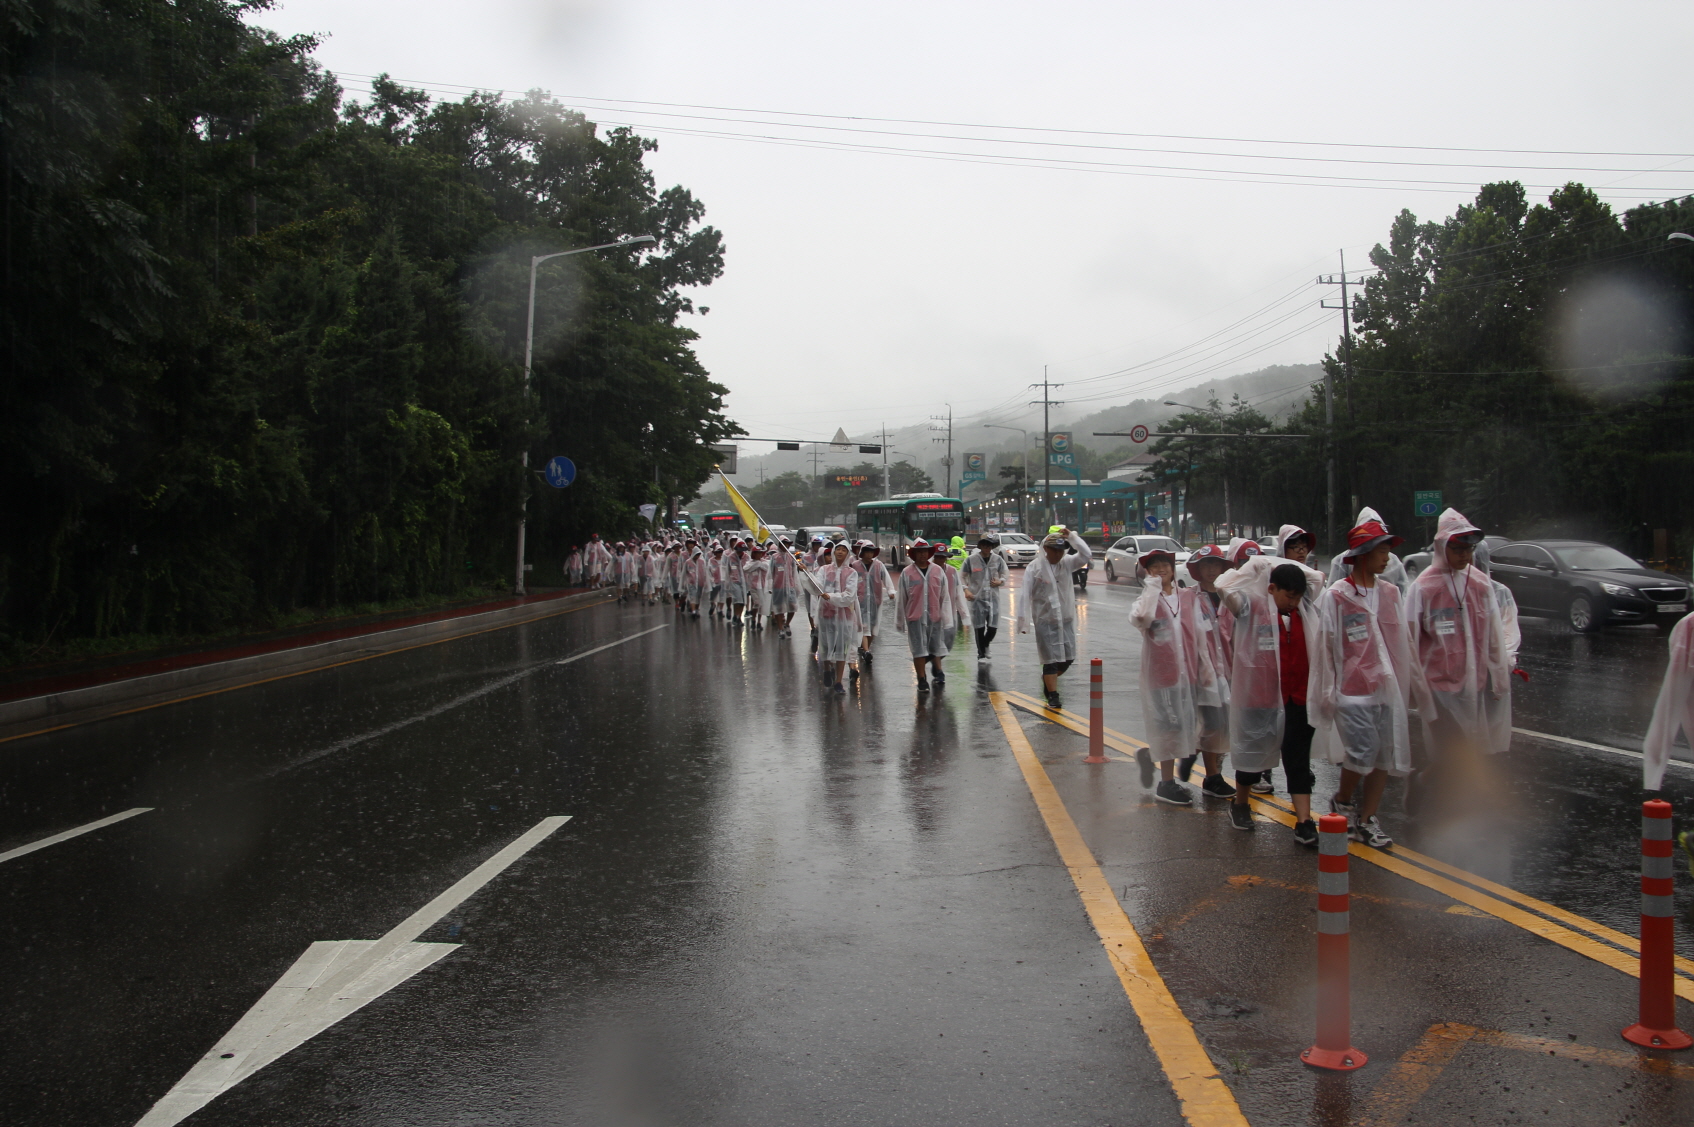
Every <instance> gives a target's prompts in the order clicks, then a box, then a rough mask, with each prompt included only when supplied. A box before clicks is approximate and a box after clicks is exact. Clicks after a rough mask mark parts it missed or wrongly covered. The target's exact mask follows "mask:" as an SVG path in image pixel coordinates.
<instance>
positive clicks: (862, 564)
mask: <svg viewBox="0 0 1694 1127" xmlns="http://www.w3.org/2000/svg"><path fill="white" fill-rule="evenodd" d="M881 551H882V549H881V548H879V547H878V546H877V545H876V543H875V542H874V541H871V540H861V541H859V544H858V557H859V558H858V559H856V560H854V561H853V569H854V570H855V571H857V572H858V573H859V629H860V630H861V631H863V640H862V641H861V642H860V643H859V668H860V669H861V670H863V671H864V672H866V673H869V672H870V668H871V643H872V642H874V641H876V628H877V626H878V624H880V623H881V621H882V604H883V603H884V602H886V601H887V600H889V599H892V598H893V597H894V591H893V577H891V576H890V575H889V574H888V567H887V565H886V564H884V563H883V562H882V561H881V560H879V559H877V558H876V557H877V553H879V552H881Z"/></svg>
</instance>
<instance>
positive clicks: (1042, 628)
mask: <svg viewBox="0 0 1694 1127" xmlns="http://www.w3.org/2000/svg"><path fill="white" fill-rule="evenodd" d="M1066 540H1067V542H1068V543H1069V544H1070V546H1071V547H1072V548H1075V549H1076V554H1075V555H1064V556H1060V557H1059V562H1058V563H1056V564H1055V563H1048V562H1047V550H1046V548H1045V547H1043V548H1042V550H1041V554H1040V555H1039V556H1037V557H1036V558H1035V559H1033V560H1031V561H1030V562H1029V565H1028V566H1027V567H1025V568H1024V572H1023V588H1022V590H1021V591H1020V592H1019V598H1018V623H1017V625H1018V633H1019V634H1027V633H1029V629H1030V627H1031V626H1033V627H1034V628H1035V652H1036V654H1037V655H1038V656H1039V657H1040V658H1041V664H1043V665H1051V664H1052V663H1054V662H1061V661H1075V660H1076V659H1077V657H1078V655H1079V654H1080V652H1081V651H1080V650H1079V649H1078V648H1077V644H1076V587H1075V586H1074V585H1073V584H1072V583H1071V573H1072V572H1075V571H1080V570H1082V569H1083V568H1085V567H1087V566H1088V561H1089V560H1090V559H1092V558H1093V552H1092V551H1091V550H1090V549H1089V547H1088V542H1087V541H1086V540H1084V539H1083V538H1082V537H1081V536H1078V535H1077V534H1076V533H1075V532H1072V533H1071V534H1070V535H1069V536H1068V537H1067V538H1066Z"/></svg>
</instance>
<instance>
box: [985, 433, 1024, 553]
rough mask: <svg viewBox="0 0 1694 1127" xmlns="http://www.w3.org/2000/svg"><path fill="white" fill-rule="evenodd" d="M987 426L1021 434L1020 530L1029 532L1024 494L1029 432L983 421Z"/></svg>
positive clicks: (1019, 449)
mask: <svg viewBox="0 0 1694 1127" xmlns="http://www.w3.org/2000/svg"><path fill="white" fill-rule="evenodd" d="M982 425H983V426H985V427H991V428H993V429H994V430H1015V431H1017V432H1018V434H1019V435H1021V436H1022V437H1021V439H1020V440H1019V448H1018V457H1020V458H1022V459H1023V482H1022V483H1021V484H1020V485H1019V486H1018V531H1020V532H1023V533H1026V534H1027V533H1028V532H1029V524H1028V522H1027V521H1026V520H1025V519H1024V511H1023V502H1024V495H1025V494H1027V493H1028V492H1029V432H1028V431H1027V430H1025V429H1024V428H1022V427H1009V426H1007V425H1005V424H1004V423H983V424H982Z"/></svg>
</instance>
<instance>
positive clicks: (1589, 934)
mask: <svg viewBox="0 0 1694 1127" xmlns="http://www.w3.org/2000/svg"><path fill="white" fill-rule="evenodd" d="M998 695H1000V696H1002V697H1004V698H1005V700H1006V702H1007V703H1008V704H1010V705H1013V706H1016V707H1018V708H1022V709H1025V710H1026V711H1029V712H1032V713H1034V714H1035V715H1037V716H1040V717H1041V718H1042V719H1044V720H1050V721H1052V722H1053V723H1056V724H1060V725H1062V726H1064V727H1066V728H1069V729H1071V730H1072V731H1074V732H1079V733H1081V734H1082V735H1087V734H1088V724H1087V722H1086V721H1085V720H1084V719H1083V718H1082V717H1080V716H1077V715H1076V714H1074V713H1070V712H1065V711H1063V710H1061V709H1052V708H1048V707H1047V706H1046V705H1045V704H1043V703H1041V702H1040V701H1038V700H1036V699H1034V698H1033V697H1028V696H1025V695H1024V694H1022V693H1001V694H998ZM1106 746H1107V747H1108V748H1110V749H1111V750H1113V751H1115V752H1118V753H1119V754H1121V755H1124V756H1127V757H1129V758H1131V759H1133V758H1134V756H1135V752H1136V751H1137V750H1138V749H1140V748H1144V747H1146V746H1147V745H1146V744H1144V743H1142V742H1141V741H1140V740H1137V739H1134V738H1132V737H1130V736H1126V735H1124V734H1123V733H1122V732H1115V731H1113V730H1111V729H1110V728H1108V729H1106ZM1252 802H1253V810H1254V812H1255V813H1257V814H1258V815H1259V816H1260V817H1263V818H1267V819H1269V820H1271V821H1274V822H1280V823H1282V824H1283V825H1285V826H1292V825H1293V824H1294V811H1293V809H1292V808H1291V807H1289V806H1288V805H1287V804H1286V803H1284V802H1281V801H1279V800H1277V799H1270V798H1261V797H1260V796H1258V795H1254V796H1252ZM1350 852H1351V853H1352V855H1353V856H1354V857H1357V858H1359V859H1360V860H1362V861H1367V862H1369V863H1370V864H1373V865H1376V866H1377V867H1378V868H1382V869H1386V870H1388V871H1389V872H1391V873H1393V874H1395V875H1396V876H1401V877H1405V878H1406V879H1407V880H1410V881H1413V882H1415V883H1417V884H1421V885H1423V886H1424V887H1425V888H1428V889H1431V890H1432V891H1435V892H1439V893H1441V894H1442V895H1444V896H1448V897H1451V898H1452V899H1454V900H1456V901H1458V902H1459V903H1461V904H1466V905H1469V906H1470V907H1472V908H1475V909H1477V910H1479V911H1482V912H1486V913H1488V914H1489V915H1491V916H1494V917H1495V918H1497V919H1501V920H1504V921H1506V922H1507V923H1509V924H1512V925H1514V926H1516V927H1521V928H1523V929H1524V930H1525V931H1527V932H1530V933H1531V934H1534V935H1538V936H1540V937H1541V938H1543V939H1546V940H1549V941H1551V942H1553V943H1557V944H1558V945H1559V946H1561V947H1564V948H1566V949H1568V950H1571V951H1575V952H1576V953H1577V954H1579V955H1584V956H1586V957H1588V958H1590V959H1593V960H1594V961H1595V962H1598V963H1604V964H1605V965H1606V966H1609V967H1611V968H1612V969H1614V970H1618V971H1622V972H1623V973H1624V974H1627V975H1630V976H1631V977H1635V978H1639V977H1640V976H1641V943H1640V940H1638V939H1637V938H1636V937H1634V936H1632V935H1626V934H1625V933H1623V932H1621V931H1617V930H1615V929H1613V928H1609V927H1607V926H1606V925H1605V924H1600V923H1595V922H1594V921H1593V920H1590V919H1586V918H1584V917H1582V916H1579V915H1577V914H1576V913H1575V912H1568V911H1566V910H1565V909H1563V908H1560V907H1558V906H1557V905H1555V904H1549V903H1547V902H1546V901H1544V900H1538V899H1536V898H1535V897H1533V896H1528V895H1525V894H1524V893H1522V892H1519V891H1518V890H1517V889H1515V888H1508V887H1507V886H1505V885H1503V884H1498V883H1496V882H1494V881H1491V880H1489V879H1488V878H1486V877H1480V876H1477V875H1476V874H1475V873H1471V872H1467V871H1465V870H1464V869H1461V868H1458V867H1457V866H1455V865H1449V864H1447V863H1446V862H1445V861H1440V860H1437V859H1436V858H1434V857H1430V856H1428V855H1426V854H1423V853H1419V852H1417V851H1416V850H1414V849H1408V848H1406V847H1405V846H1403V845H1398V844H1396V845H1395V846H1394V849H1393V851H1392V852H1383V851H1381V850H1377V849H1371V848H1369V847H1368V846H1364V845H1359V844H1354V845H1353V846H1352V847H1351V850H1350ZM1676 970H1677V977H1676V992H1677V995H1678V996H1679V997H1682V998H1686V999H1688V1000H1689V1001H1694V960H1690V959H1686V958H1683V957H1682V956H1680V955H1679V956H1677V959H1676Z"/></svg>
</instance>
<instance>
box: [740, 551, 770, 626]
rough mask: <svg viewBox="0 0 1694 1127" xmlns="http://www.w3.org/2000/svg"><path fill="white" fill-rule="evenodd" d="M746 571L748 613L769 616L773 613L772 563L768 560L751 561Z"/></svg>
mask: <svg viewBox="0 0 1694 1127" xmlns="http://www.w3.org/2000/svg"><path fill="white" fill-rule="evenodd" d="M745 571H746V575H747V612H748V613H749V614H758V615H766V614H769V613H770V612H771V562H770V561H769V560H766V559H758V560H749V561H748V562H747V567H746V569H745Z"/></svg>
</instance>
